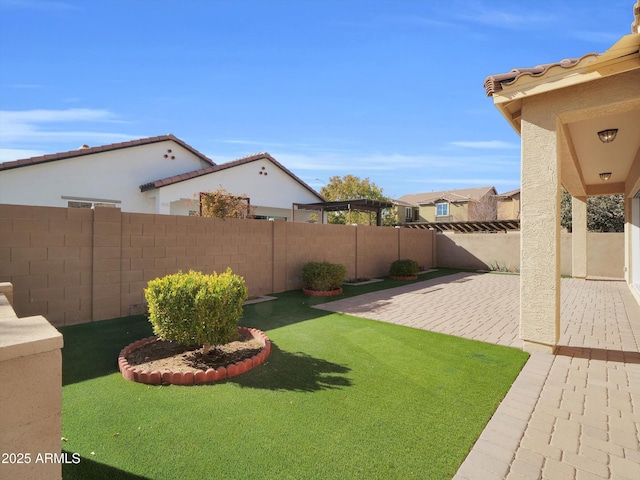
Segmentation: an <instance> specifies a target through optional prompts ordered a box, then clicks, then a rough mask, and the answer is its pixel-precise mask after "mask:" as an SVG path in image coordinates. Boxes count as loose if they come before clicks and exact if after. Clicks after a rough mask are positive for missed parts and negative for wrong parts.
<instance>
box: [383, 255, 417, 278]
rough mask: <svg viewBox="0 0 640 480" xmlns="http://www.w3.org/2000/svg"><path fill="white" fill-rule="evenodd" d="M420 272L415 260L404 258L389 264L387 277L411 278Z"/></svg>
mask: <svg viewBox="0 0 640 480" xmlns="http://www.w3.org/2000/svg"><path fill="white" fill-rule="evenodd" d="M419 271H420V266H419V265H418V262H416V261H415V260H411V259H409V258H404V259H401V260H396V261H395V262H393V263H392V264H391V268H390V269H389V275H390V276H392V277H413V276H415V275H417V274H418V272H419Z"/></svg>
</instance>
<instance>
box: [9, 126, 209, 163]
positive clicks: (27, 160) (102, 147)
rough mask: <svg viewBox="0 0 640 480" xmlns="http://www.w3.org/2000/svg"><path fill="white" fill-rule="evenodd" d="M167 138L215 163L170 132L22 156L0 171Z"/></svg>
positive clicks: (135, 145)
mask: <svg viewBox="0 0 640 480" xmlns="http://www.w3.org/2000/svg"><path fill="white" fill-rule="evenodd" d="M167 140H172V141H174V142H176V143H178V144H179V145H181V146H183V147H184V148H186V149H187V150H189V151H190V152H192V153H193V154H194V155H196V156H198V157H200V158H201V159H202V160H204V161H205V162H207V163H210V164H211V165H215V163H214V162H213V160H211V159H210V158H209V157H207V156H206V155H204V154H202V153H200V152H199V151H197V150H196V149H195V148H193V147H192V146H190V145H188V144H186V143H185V142H183V141H182V140H180V139H179V138H177V137H176V136H174V135H173V134H171V133H170V134H168V135H159V136H157V137H148V138H140V139H137V140H129V141H127V142H120V143H112V144H109V145H99V146H97V147H89V148H80V149H78V150H71V151H68V152H61V153H53V154H47V155H41V156H39V157H31V158H22V159H19V160H12V161H10V162H4V163H0V171H1V170H10V169H12V168H19V167H26V166H28V165H37V164H40V163H47V162H53V161H57V160H64V159H66V158H74V157H81V156H84V155H91V154H94V153H101V152H108V151H112V150H119V149H122V148H129V147H137V146H140V145H149V144H151V143H159V142H165V141H167Z"/></svg>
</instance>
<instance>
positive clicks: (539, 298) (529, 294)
mask: <svg viewBox="0 0 640 480" xmlns="http://www.w3.org/2000/svg"><path fill="white" fill-rule="evenodd" d="M524 107H525V106H524V105H523V109H522V113H523V119H522V131H521V135H522V189H521V198H522V214H521V215H522V219H521V224H520V228H521V234H520V242H521V243H520V247H521V248H520V338H522V339H523V340H524V349H525V350H526V351H529V352H531V351H546V352H553V350H554V349H555V346H556V345H557V343H558V339H559V336H560V159H559V156H558V154H557V147H556V130H555V127H556V123H555V118H554V117H553V116H552V115H551V116H550V115H549V114H548V112H547V110H546V109H545V108H544V106H540V105H537V106H533V108H532V109H531V110H528V109H525V108H524ZM536 107H537V108H536ZM540 107H542V108H540Z"/></svg>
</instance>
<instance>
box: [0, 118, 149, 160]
mask: <svg viewBox="0 0 640 480" xmlns="http://www.w3.org/2000/svg"><path fill="white" fill-rule="evenodd" d="M113 123H124V122H122V121H121V120H119V119H118V118H117V116H116V115H114V114H113V113H112V112H110V111H108V110H100V109H88V108H72V109H67V110H44V109H41V110H22V111H13V110H4V111H0V150H1V152H2V153H1V157H2V161H8V160H15V159H17V158H27V157H31V156H36V155H42V154H44V153H55V152H59V151H61V147H60V145H61V144H66V145H67V147H66V148H67V149H68V148H70V146H69V145H68V144H69V143H70V142H71V141H73V142H74V145H71V146H76V145H75V143H78V145H81V144H83V143H88V144H105V143H114V142H121V141H126V140H132V139H135V138H139V137H137V136H133V135H129V134H125V133H120V132H112V131H102V130H97V129H95V128H91V129H88V128H87V129H85V128H86V127H87V126H88V124H113ZM92 127H93V125H92ZM63 149H64V148H63ZM34 152H35V154H34Z"/></svg>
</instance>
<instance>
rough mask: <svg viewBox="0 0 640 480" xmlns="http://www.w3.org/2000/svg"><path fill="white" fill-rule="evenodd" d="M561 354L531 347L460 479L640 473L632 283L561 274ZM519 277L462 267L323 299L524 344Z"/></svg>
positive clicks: (637, 335)
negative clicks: (471, 271)
mask: <svg viewBox="0 0 640 480" xmlns="http://www.w3.org/2000/svg"><path fill="white" fill-rule="evenodd" d="M561 292H562V294H561V296H562V305H561V318H562V320H561V328H562V333H561V337H560V342H559V345H560V347H559V348H558V352H557V354H556V355H550V354H544V353H535V354H533V355H531V357H530V358H529V360H528V362H527V364H526V365H525V367H524V368H523V370H522V372H521V373H520V375H519V376H518V378H517V379H516V381H515V382H514V384H513V386H512V388H511V389H510V391H509V393H508V394H507V396H506V397H505V398H504V400H503V402H502V403H501V404H500V406H499V407H498V410H497V411H496V413H495V414H494V416H493V417H492V419H491V420H490V421H489V423H488V424H487V426H486V428H485V430H484V431H483V432H482V434H481V435H480V438H479V439H478V441H477V442H476V444H475V445H474V447H473V449H472V451H471V452H470V453H469V455H468V456H467V459H466V460H465V461H464V463H463V464H462V466H461V467H460V469H459V470H458V472H457V474H456V476H455V477H454V480H476V479H477V480H492V479H507V480H520V479H531V480H535V479H553V480H571V479H576V480H591V479H593V480H595V479H614V480H618V479H620V480H626V479H628V480H637V479H640V307H639V306H638V304H637V303H636V302H635V301H634V299H633V298H632V296H631V293H630V292H629V289H628V287H627V285H626V283H624V282H607V281H585V280H576V279H562V284H561ZM518 299H519V277H518V276H514V275H476V274H467V273H460V274H456V275H451V276H447V277H441V278H437V279H433V280H428V281H425V282H420V283H414V284H411V285H405V286H401V287H398V288H394V289H390V290H384V291H380V292H375V293H369V294H365V295H360V296H358V297H352V298H347V299H343V300H338V301H335V302H331V303H326V304H323V305H319V306H318V308H322V309H325V310H330V311H336V312H342V313H348V314H351V315H356V316H362V317H366V318H371V319H374V320H380V321H386V322H392V323H398V324H401V325H407V326H411V327H415V328H422V329H426V330H431V331H436V332H441V333H447V334H451V335H456V336H460V337H464V338H471V339H474V340H480V341H485V342H491V343H497V344H500V345H506V346H511V347H517V348H521V347H522V341H521V340H519V339H518V321H519V320H518V318H519V314H518V311H519V301H518Z"/></svg>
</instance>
